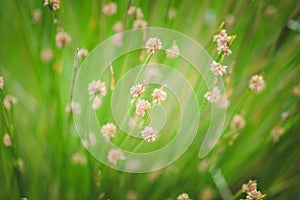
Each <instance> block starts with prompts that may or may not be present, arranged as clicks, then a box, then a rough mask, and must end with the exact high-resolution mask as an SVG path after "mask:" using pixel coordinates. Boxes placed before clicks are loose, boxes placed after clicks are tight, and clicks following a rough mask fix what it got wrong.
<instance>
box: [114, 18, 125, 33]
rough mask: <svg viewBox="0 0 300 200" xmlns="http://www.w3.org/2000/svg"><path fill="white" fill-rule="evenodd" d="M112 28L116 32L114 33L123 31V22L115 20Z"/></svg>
mask: <svg viewBox="0 0 300 200" xmlns="http://www.w3.org/2000/svg"><path fill="white" fill-rule="evenodd" d="M113 30H114V31H115V32H116V33H121V32H123V31H124V24H123V22H121V21H117V22H116V23H115V24H114V26H113Z"/></svg>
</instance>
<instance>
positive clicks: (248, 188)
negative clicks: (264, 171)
mask: <svg viewBox="0 0 300 200" xmlns="http://www.w3.org/2000/svg"><path fill="white" fill-rule="evenodd" d="M256 188H257V182H256V180H249V181H248V183H246V184H243V185H242V190H243V192H250V191H253V190H256Z"/></svg>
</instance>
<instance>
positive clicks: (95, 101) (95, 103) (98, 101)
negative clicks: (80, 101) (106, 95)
mask: <svg viewBox="0 0 300 200" xmlns="http://www.w3.org/2000/svg"><path fill="white" fill-rule="evenodd" d="M101 104H102V99H101V97H99V96H98V95H96V96H95V97H93V98H92V105H91V108H92V109H93V110H97V109H98V108H99V107H100V106H101Z"/></svg>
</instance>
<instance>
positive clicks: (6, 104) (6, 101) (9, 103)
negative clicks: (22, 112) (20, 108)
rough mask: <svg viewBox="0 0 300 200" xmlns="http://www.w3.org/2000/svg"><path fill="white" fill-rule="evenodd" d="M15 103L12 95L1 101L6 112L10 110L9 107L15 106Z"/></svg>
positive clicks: (15, 99) (15, 100)
mask: <svg viewBox="0 0 300 200" xmlns="http://www.w3.org/2000/svg"><path fill="white" fill-rule="evenodd" d="M17 102H18V100H17V98H16V97H14V96H12V95H6V96H5V97H4V99H3V105H4V107H5V108H6V109H7V110H10V109H11V106H12V105H15V104H17Z"/></svg>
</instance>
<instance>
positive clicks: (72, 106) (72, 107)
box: [65, 101, 81, 115]
mask: <svg viewBox="0 0 300 200" xmlns="http://www.w3.org/2000/svg"><path fill="white" fill-rule="evenodd" d="M65 111H66V112H67V113H69V112H71V111H72V113H74V114H75V115H79V114H80V113H81V107H80V104H79V103H77V102H75V101H72V102H71V103H68V104H67V106H66V109H65Z"/></svg>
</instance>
